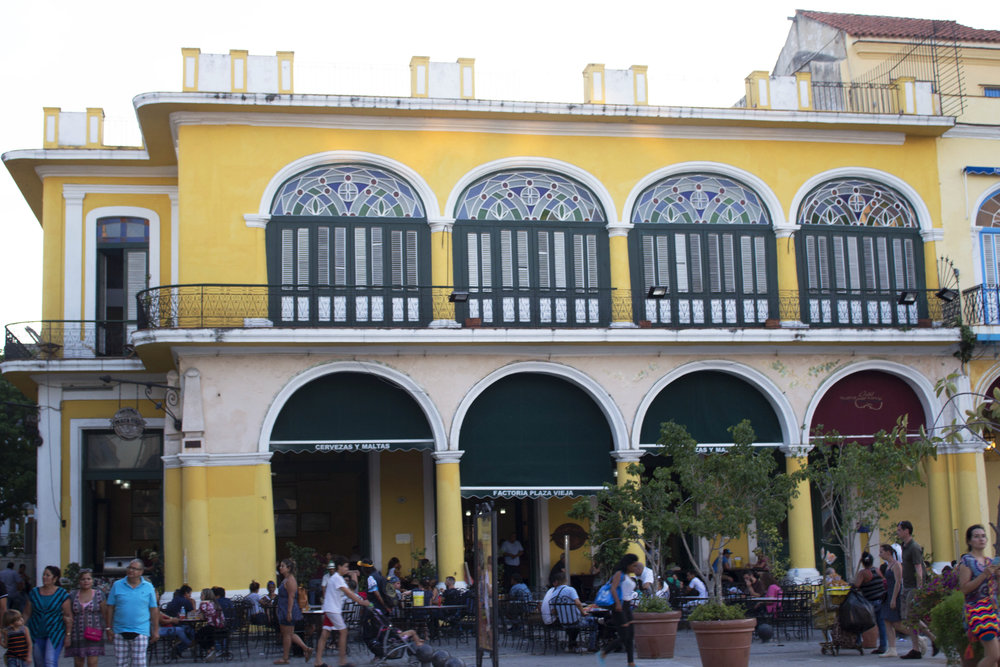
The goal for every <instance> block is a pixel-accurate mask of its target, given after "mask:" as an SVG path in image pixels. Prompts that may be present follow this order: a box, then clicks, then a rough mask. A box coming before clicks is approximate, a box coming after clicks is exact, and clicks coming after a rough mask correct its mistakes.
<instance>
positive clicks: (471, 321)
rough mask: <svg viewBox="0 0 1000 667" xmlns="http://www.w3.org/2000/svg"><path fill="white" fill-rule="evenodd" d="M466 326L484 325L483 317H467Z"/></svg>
mask: <svg viewBox="0 0 1000 667" xmlns="http://www.w3.org/2000/svg"><path fill="white" fill-rule="evenodd" d="M465 326H466V327H469V328H474V327H481V326H483V318H481V317H466V318H465Z"/></svg>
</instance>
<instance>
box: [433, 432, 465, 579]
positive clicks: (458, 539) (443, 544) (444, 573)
mask: <svg viewBox="0 0 1000 667" xmlns="http://www.w3.org/2000/svg"><path fill="white" fill-rule="evenodd" d="M462 454H463V452H456V451H446V452H434V454H433V456H434V461H435V463H436V465H435V466H434V473H435V478H436V481H437V530H438V533H437V556H438V579H439V580H441V581H444V578H445V577H449V576H450V577H455V580H456V581H465V544H464V542H463V537H462V479H461V475H460V473H459V465H458V462H459V460H460V459H461V458H462Z"/></svg>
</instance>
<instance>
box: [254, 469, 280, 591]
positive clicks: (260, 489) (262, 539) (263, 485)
mask: <svg viewBox="0 0 1000 667" xmlns="http://www.w3.org/2000/svg"><path fill="white" fill-rule="evenodd" d="M254 497H255V498H259V499H260V500H261V502H260V531H259V532H258V533H257V568H256V569H255V571H256V572H270V571H271V568H273V567H274V564H275V563H276V562H278V554H277V551H276V549H275V541H274V494H273V491H272V485H271V465H270V464H269V463H268V464H264V465H259V466H256V467H255V469H254Z"/></svg>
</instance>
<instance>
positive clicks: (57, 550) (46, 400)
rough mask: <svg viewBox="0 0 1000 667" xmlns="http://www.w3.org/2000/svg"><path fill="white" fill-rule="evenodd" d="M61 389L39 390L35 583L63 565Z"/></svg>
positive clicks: (50, 387)
mask: <svg viewBox="0 0 1000 667" xmlns="http://www.w3.org/2000/svg"><path fill="white" fill-rule="evenodd" d="M61 403H62V388H61V387H58V386H55V387H54V386H51V385H47V384H46V383H42V384H40V385H39V387H38V433H39V435H41V436H42V446H41V447H39V448H38V459H37V462H38V478H37V487H36V488H37V494H38V499H37V502H36V504H35V523H36V531H37V545H36V547H35V581H41V580H42V568H44V567H45V566H46V565H61V563H62V557H61V556H62V551H61V547H62V541H61V532H60V531H61V529H62V513H61V510H60V501H61V496H62V413H61V412H60V410H59V408H60V405H61Z"/></svg>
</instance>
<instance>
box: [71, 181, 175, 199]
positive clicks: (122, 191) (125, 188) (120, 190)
mask: <svg viewBox="0 0 1000 667" xmlns="http://www.w3.org/2000/svg"><path fill="white" fill-rule="evenodd" d="M62 191H63V196H64V197H72V196H74V195H76V196H80V195H167V196H169V197H176V196H177V186H176V185H140V184H135V185H110V184H106V183H65V184H63V187H62Z"/></svg>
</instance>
